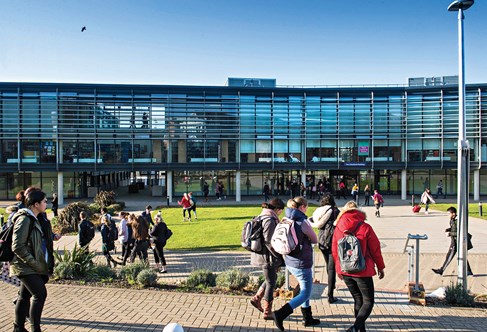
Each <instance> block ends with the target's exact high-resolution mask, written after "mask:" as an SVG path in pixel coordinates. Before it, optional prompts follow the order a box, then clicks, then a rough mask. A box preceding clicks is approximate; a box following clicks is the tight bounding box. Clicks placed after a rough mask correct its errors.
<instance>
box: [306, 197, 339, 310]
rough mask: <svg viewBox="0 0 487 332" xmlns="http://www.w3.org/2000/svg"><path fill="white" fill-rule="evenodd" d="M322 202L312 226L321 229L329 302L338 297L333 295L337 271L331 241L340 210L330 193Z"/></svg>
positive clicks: (319, 239)
mask: <svg viewBox="0 0 487 332" xmlns="http://www.w3.org/2000/svg"><path fill="white" fill-rule="evenodd" d="M320 203H321V206H320V207H319V208H317V209H316V210H315V212H314V213H313V217H312V218H310V224H311V226H312V227H314V228H318V229H319V230H320V231H319V233H318V247H319V248H320V251H321V253H322V254H323V258H324V259H325V263H326V272H327V274H328V303H335V302H336V301H338V299H337V298H336V297H334V296H333V292H334V290H335V284H336V272H335V262H334V261H333V255H332V254H331V243H332V240H333V232H334V230H335V226H334V225H333V223H334V222H335V219H336V217H337V216H338V214H339V213H340V210H338V208H337V206H336V203H335V198H333V195H332V194H330V193H326V194H325V195H324V196H323V198H322V199H321V202H320Z"/></svg>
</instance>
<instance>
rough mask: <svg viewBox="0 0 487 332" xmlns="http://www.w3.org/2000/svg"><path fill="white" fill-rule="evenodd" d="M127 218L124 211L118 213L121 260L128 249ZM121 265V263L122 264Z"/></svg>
mask: <svg viewBox="0 0 487 332" xmlns="http://www.w3.org/2000/svg"><path fill="white" fill-rule="evenodd" d="M127 216H128V213H127V212H125V211H120V213H119V214H118V217H119V218H120V223H119V224H118V241H119V242H120V244H121V245H122V260H123V258H124V257H125V253H126V252H127V249H128V244H129V242H128V241H129V234H128V233H129V231H128V227H129V226H127V223H128V220H127ZM122 264H123V263H122Z"/></svg>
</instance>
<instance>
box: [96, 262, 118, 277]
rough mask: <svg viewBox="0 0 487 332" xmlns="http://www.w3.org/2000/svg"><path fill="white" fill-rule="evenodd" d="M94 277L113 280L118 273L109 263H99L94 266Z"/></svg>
mask: <svg viewBox="0 0 487 332" xmlns="http://www.w3.org/2000/svg"><path fill="white" fill-rule="evenodd" d="M93 278H94V279H96V280H101V281H113V279H116V278H117V273H116V272H115V271H114V270H113V269H112V268H111V267H110V266H108V265H100V264H97V265H95V266H94V267H93Z"/></svg>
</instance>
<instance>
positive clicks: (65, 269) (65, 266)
mask: <svg viewBox="0 0 487 332" xmlns="http://www.w3.org/2000/svg"><path fill="white" fill-rule="evenodd" d="M53 276H54V279H73V264H71V263H69V262H61V263H58V264H57V265H56V266H55V267H54V272H53Z"/></svg>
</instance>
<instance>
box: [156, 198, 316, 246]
mask: <svg viewBox="0 0 487 332" xmlns="http://www.w3.org/2000/svg"><path fill="white" fill-rule="evenodd" d="M315 209H316V207H311V206H310V208H309V210H308V213H307V214H308V215H311V214H312V213H313V211H314V210H315ZM161 211H162V217H163V218H164V221H165V222H166V224H167V226H168V227H169V228H170V229H171V230H172V232H173V236H172V237H171V239H169V241H168V242H167V245H166V248H167V249H173V250H174V249H177V250H195V249H201V250H244V249H243V248H242V247H241V245H240V234H241V232H242V227H243V225H244V223H245V222H246V221H248V220H250V219H251V218H252V217H254V216H256V215H259V214H260V212H261V211H262V209H261V208H260V207H259V206H242V205H239V206H211V207H201V206H199V207H198V210H197V211H198V220H195V219H194V216H193V219H192V221H191V222H187V221H185V222H183V221H182V220H183V217H182V210H181V208H163V209H162V210H161ZM156 214H157V210H156V211H154V212H153V217H154V216H155V215H156ZM283 215H284V214H282V215H281V216H280V217H282V216H283Z"/></svg>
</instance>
